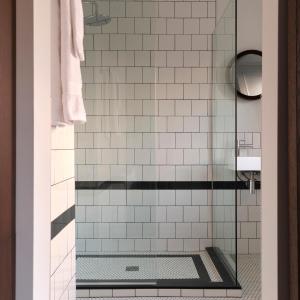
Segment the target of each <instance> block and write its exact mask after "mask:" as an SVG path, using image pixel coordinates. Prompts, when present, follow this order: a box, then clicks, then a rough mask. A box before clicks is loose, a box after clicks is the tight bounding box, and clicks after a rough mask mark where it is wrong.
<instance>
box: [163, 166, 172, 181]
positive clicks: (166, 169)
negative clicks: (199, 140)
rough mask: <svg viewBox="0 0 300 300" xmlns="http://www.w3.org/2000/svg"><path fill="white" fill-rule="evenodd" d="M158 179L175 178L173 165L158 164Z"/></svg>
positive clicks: (170, 179) (168, 179) (169, 179)
mask: <svg viewBox="0 0 300 300" xmlns="http://www.w3.org/2000/svg"><path fill="white" fill-rule="evenodd" d="M159 179H160V181H174V180H175V166H160V167H159Z"/></svg>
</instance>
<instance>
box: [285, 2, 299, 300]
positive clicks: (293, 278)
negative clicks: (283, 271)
mask: <svg viewBox="0 0 300 300" xmlns="http://www.w3.org/2000/svg"><path fill="white" fill-rule="evenodd" d="M287 36H288V41H287V45H288V47H287V49H288V122H287V125H288V204H289V291H290V299H291V300H298V299H299V297H300V294H299V287H300V281H299V278H300V277H299V272H300V261H299V250H300V248H299V246H300V245H299V241H300V0H288V35H287Z"/></svg>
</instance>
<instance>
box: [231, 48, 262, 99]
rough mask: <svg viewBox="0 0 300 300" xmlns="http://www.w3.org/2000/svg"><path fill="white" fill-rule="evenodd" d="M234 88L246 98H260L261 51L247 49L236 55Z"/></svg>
mask: <svg viewBox="0 0 300 300" xmlns="http://www.w3.org/2000/svg"><path fill="white" fill-rule="evenodd" d="M236 89H237V93H238V95H239V96H240V97H242V98H244V99H248V100H256V99H260V98H261V94H262V53H261V51H258V50H247V51H244V52H241V53H239V54H238V55H237V60H236Z"/></svg>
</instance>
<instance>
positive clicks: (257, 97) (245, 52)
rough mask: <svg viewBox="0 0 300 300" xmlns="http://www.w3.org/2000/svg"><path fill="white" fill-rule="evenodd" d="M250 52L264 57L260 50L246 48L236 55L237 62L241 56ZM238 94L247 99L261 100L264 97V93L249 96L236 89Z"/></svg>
mask: <svg viewBox="0 0 300 300" xmlns="http://www.w3.org/2000/svg"><path fill="white" fill-rule="evenodd" d="M249 54H254V55H258V56H260V57H262V52H261V51H260V50H246V51H242V52H240V53H238V54H237V56H236V62H237V61H238V59H239V58H242V57H243V56H246V55H249ZM236 92H237V95H238V96H239V97H241V98H243V99H247V100H259V99H261V97H262V94H259V95H256V96H248V95H245V94H242V93H241V92H240V91H238V90H237V89H236Z"/></svg>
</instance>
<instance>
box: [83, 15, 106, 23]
mask: <svg viewBox="0 0 300 300" xmlns="http://www.w3.org/2000/svg"><path fill="white" fill-rule="evenodd" d="M110 21H111V18H110V16H103V15H98V14H96V15H91V16H88V17H85V18H84V23H85V25H87V26H101V25H105V24H108V23H110Z"/></svg>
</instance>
